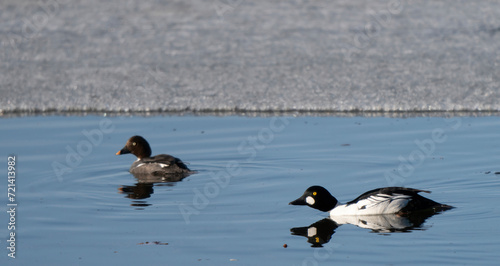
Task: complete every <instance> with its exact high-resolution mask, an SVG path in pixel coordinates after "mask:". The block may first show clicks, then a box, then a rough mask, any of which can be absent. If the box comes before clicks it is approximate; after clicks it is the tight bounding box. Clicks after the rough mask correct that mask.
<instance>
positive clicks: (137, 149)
mask: <svg viewBox="0 0 500 266" xmlns="http://www.w3.org/2000/svg"><path fill="white" fill-rule="evenodd" d="M127 153H132V154H133V155H135V156H137V158H138V159H142V158H148V157H151V147H149V143H148V142H147V141H146V140H145V139H144V138H143V137H141V136H133V137H131V138H130V139H128V141H127V144H125V147H123V149H121V150H120V151H118V152H117V153H116V155H121V154H127Z"/></svg>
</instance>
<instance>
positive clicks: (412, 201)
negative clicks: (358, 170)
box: [290, 186, 453, 247]
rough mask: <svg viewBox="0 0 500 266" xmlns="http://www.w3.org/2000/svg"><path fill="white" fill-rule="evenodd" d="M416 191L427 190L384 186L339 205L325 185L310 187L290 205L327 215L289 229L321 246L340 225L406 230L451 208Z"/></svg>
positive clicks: (380, 231)
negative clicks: (308, 208)
mask: <svg viewBox="0 0 500 266" xmlns="http://www.w3.org/2000/svg"><path fill="white" fill-rule="evenodd" d="M419 192H426V193H430V192H429V191H425V190H419V189H413V188H403V187H386V188H379V189H374V190H370V191H368V192H366V193H364V194H362V195H361V196H359V197H357V198H356V199H354V200H352V201H350V202H347V203H346V204H340V203H339V202H338V201H337V199H336V198H335V197H333V196H332V195H331V194H330V192H328V190H326V189H325V188H323V187H320V186H312V187H309V188H308V189H307V190H306V191H305V192H304V194H303V195H302V196H301V197H300V198H298V199H296V200H294V201H292V202H290V204H291V205H307V206H309V207H312V208H315V209H318V210H320V211H325V212H329V213H330V218H329V219H323V220H321V221H318V222H316V223H314V224H312V225H310V226H308V227H298V228H292V229H291V231H292V234H293V235H301V236H305V237H307V238H308V242H309V243H311V244H313V245H312V246H313V247H321V246H322V244H324V243H327V242H328V241H329V240H330V238H331V236H332V235H333V233H335V229H336V228H337V227H339V226H340V225H342V224H353V225H356V226H359V227H361V228H367V229H372V230H373V231H374V232H378V233H387V232H410V231H412V230H423V229H421V225H422V224H423V223H424V221H425V220H426V219H427V218H429V217H431V216H433V215H434V214H436V213H439V212H441V211H445V210H449V209H451V208H453V207H452V206H449V205H445V204H440V203H437V202H435V201H433V200H430V199H427V198H425V197H422V196H420V195H419V194H418V193H419Z"/></svg>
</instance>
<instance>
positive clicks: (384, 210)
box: [330, 194, 412, 218]
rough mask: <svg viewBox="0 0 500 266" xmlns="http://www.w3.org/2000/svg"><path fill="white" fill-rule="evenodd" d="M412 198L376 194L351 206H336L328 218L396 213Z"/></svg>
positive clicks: (401, 195) (399, 195) (400, 195)
mask: <svg viewBox="0 0 500 266" xmlns="http://www.w3.org/2000/svg"><path fill="white" fill-rule="evenodd" d="M411 200H412V197H411V196H409V195H404V194H393V195H387V194H376V195H371V196H370V197H368V198H366V199H362V200H359V201H358V202H356V203H352V204H343V205H340V204H337V206H335V208H333V209H332V210H331V211H330V216H331V217H332V218H333V217H335V216H342V215H377V214H390V213H397V212H399V211H400V210H401V209H403V208H404V207H405V206H406V205H407V204H408V202H409V201H411Z"/></svg>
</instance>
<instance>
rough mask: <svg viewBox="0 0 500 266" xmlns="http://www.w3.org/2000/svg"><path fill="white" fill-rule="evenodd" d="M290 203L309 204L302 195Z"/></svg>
mask: <svg viewBox="0 0 500 266" xmlns="http://www.w3.org/2000/svg"><path fill="white" fill-rule="evenodd" d="M288 205H307V203H306V201H305V200H304V199H303V198H302V197H300V198H298V199H296V200H294V201H292V202H290V203H288Z"/></svg>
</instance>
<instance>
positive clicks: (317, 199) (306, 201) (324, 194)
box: [289, 186, 338, 212]
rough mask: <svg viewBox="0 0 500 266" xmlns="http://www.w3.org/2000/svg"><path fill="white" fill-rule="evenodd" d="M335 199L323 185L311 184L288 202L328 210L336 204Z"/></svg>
mask: <svg viewBox="0 0 500 266" xmlns="http://www.w3.org/2000/svg"><path fill="white" fill-rule="evenodd" d="M337 202H338V201H337V199H336V198H335V197H333V196H332V194H330V192H328V190H326V189H325V188H324V187H321V186H312V187H309V188H308V189H307V190H306V191H305V192H304V194H303V195H302V196H301V197H300V198H298V199H296V200H294V201H292V202H290V203H289V204H290V205H307V206H309V207H311V208H314V209H318V210H320V211H324V212H327V211H330V210H332V209H333V208H335V206H336V205H337Z"/></svg>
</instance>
